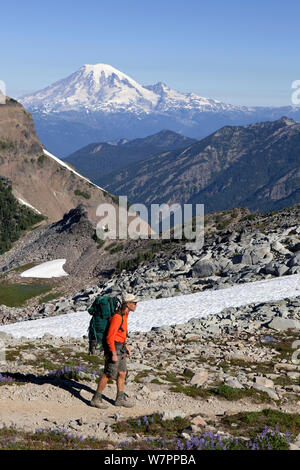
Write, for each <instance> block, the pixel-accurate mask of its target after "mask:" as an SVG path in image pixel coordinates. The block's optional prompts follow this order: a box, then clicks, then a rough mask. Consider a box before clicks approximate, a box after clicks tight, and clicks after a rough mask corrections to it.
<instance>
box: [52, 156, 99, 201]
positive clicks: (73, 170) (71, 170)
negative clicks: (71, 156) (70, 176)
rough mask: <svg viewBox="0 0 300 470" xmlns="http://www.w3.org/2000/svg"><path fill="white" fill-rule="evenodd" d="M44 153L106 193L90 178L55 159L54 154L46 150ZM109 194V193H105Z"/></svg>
mask: <svg viewBox="0 0 300 470" xmlns="http://www.w3.org/2000/svg"><path fill="white" fill-rule="evenodd" d="M43 152H44V154H45V155H47V156H48V157H51V158H53V160H55V161H56V162H57V163H59V164H60V165H61V166H64V167H65V168H67V169H68V170H69V171H72V173H75V175H77V176H79V177H80V178H82V179H84V180H85V181H87V182H88V183H90V184H91V185H93V186H95V187H96V188H98V189H101V191H105V189H103V188H100V186H97V185H96V184H95V183H92V182H91V180H89V179H88V178H85V176H82V175H81V174H80V173H77V171H75V170H73V168H71V167H70V166H69V165H68V164H67V163H65V162H63V161H62V160H60V159H59V158H57V157H55V155H53V154H52V153H50V152H48V150H45V149H43ZM105 192H107V191H105Z"/></svg>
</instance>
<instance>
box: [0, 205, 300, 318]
mask: <svg viewBox="0 0 300 470" xmlns="http://www.w3.org/2000/svg"><path fill="white" fill-rule="evenodd" d="M232 213H233V214H234V212H229V213H225V214H224V213H223V214H221V215H220V214H218V215H217V216H215V217H216V218H217V224H218V226H219V228H220V226H221V227H222V226H224V225H225V226H226V223H228V225H227V228H226V229H225V228H223V230H221V231H207V233H206V236H205V243H204V246H203V248H202V249H201V251H189V250H186V248H185V244H184V243H183V242H180V243H169V242H168V243H165V244H164V243H162V244H159V245H158V248H157V249H155V250H154V244H156V243H157V241H156V240H138V241H131V242H130V243H129V244H128V245H127V247H126V245H125V247H124V251H117V252H116V253H114V254H113V256H114V257H115V261H114V263H115V264H114V267H119V270H118V269H115V270H114V269H113V265H112V264H110V265H109V264H107V265H106V270H105V272H103V267H102V270H101V268H100V267H99V273H98V275H99V278H98V281H97V283H93V282H89V285H88V287H86V288H85V287H84V288H81V289H80V290H77V291H75V292H74V291H73V292H72V293H70V294H68V295H64V296H63V297H62V298H60V299H58V300H55V301H52V302H48V303H46V304H44V305H43V306H37V305H35V306H32V307H27V308H24V309H12V308H7V307H4V306H2V307H1V310H2V316H1V322H2V324H4V323H11V322H14V321H20V320H24V319H36V318H43V317H47V316H52V315H58V314H62V313H68V312H71V311H80V310H86V309H87V307H88V306H89V305H91V303H92V302H93V300H94V298H95V297H96V296H97V295H106V294H107V295H120V294H121V293H122V292H124V291H129V292H133V293H135V294H136V295H137V296H138V297H139V298H140V299H142V300H147V299H155V298H161V297H171V296H176V295H182V294H189V293H194V292H198V291H203V290H206V289H222V288H226V287H227V286H232V285H235V284H238V283H245V282H251V281H260V280H264V279H269V278H272V277H278V276H286V275H290V274H300V258H299V252H300V238H299V237H300V227H299V220H300V205H296V206H292V207H290V208H287V209H284V210H282V211H278V212H275V213H266V214H259V215H252V214H248V215H247V212H246V215H245V212H243V211H242V210H240V214H243V217H240V218H239V219H238V220H237V221H235V223H234V222H232V221H233V220H235V219H236V218H235V217H232V216H231V214H232ZM234 215H236V214H234ZM209 216H210V218H209V220H208V221H207V230H208V227H209V228H210V230H212V227H213V222H212V215H211V214H210V215H209ZM229 223H230V224H231V225H230V224H229ZM222 224H223V225H222ZM151 246H152V251H151ZM104 251H105V250H104ZM108 253H109V251H108ZM108 253H107V258H106V259H107V260H108V261H107V262H108V263H109V262H111V258H110V256H109V254H108ZM139 253H140V255H141V256H140V257H138V256H137V255H138V254H139ZM146 254H148V256H149V258H148V261H147V256H146ZM150 254H151V256H150ZM101 259H102V258H101ZM117 259H122V260H123V264H122V263H118V264H117V265H116V262H117V261H116V260H117ZM104 262H105V258H104V257H103V263H104ZM74 269H75V270H76V272H78V271H77V269H78V268H74ZM100 276H101V278H100Z"/></svg>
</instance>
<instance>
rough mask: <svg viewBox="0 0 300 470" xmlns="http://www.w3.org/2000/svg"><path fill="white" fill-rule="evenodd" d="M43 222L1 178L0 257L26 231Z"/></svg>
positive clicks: (7, 181) (4, 179) (8, 183)
mask: <svg viewBox="0 0 300 470" xmlns="http://www.w3.org/2000/svg"><path fill="white" fill-rule="evenodd" d="M42 220H43V216H42V215H40V214H37V213H36V212H34V211H33V210H32V209H30V208H29V207H24V206H22V205H21V204H20V203H18V201H17V200H16V198H15V197H14V196H13V194H12V191H11V184H10V182H9V180H7V179H6V178H3V177H1V176H0V255H1V254H3V253H4V252H5V251H7V250H9V249H10V248H11V247H12V243H13V242H15V241H16V240H18V238H20V236H21V235H22V234H23V233H24V231H25V230H27V229H28V228H30V227H32V226H34V225H35V224H37V223H38V222H41V221H42Z"/></svg>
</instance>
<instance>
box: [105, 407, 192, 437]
mask: <svg viewBox="0 0 300 470" xmlns="http://www.w3.org/2000/svg"><path fill="white" fill-rule="evenodd" d="M190 424H191V422H190V420H189V419H188V418H181V417H179V416H177V417H175V418H174V419H172V420H171V419H169V420H165V421H163V420H162V418H161V415H160V414H158V413H155V414H152V415H148V416H143V417H139V418H134V419H132V418H129V419H127V420H124V421H119V422H118V423H116V424H114V425H113V426H112V428H113V430H114V431H115V432H117V433H123V432H126V434H128V435H132V434H136V433H142V434H143V435H150V436H157V435H160V436H161V435H163V436H164V437H166V438H169V439H170V438H174V437H177V436H179V435H180V434H181V432H182V431H183V430H184V429H186V428H187V427H188V426H189V425H190Z"/></svg>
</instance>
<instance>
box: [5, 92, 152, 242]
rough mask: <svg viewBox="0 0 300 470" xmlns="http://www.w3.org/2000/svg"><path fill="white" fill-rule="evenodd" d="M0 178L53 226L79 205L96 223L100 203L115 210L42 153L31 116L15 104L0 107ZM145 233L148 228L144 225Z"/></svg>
mask: <svg viewBox="0 0 300 470" xmlns="http://www.w3.org/2000/svg"><path fill="white" fill-rule="evenodd" d="M0 175H1V176H4V177H8V178H9V179H10V180H11V182H12V188H13V193H14V195H15V196H16V197H17V199H19V200H20V201H22V203H23V204H27V205H29V206H32V207H33V208H35V210H36V211H37V212H40V213H42V214H43V215H44V216H46V217H47V218H48V222H54V221H57V220H60V219H62V218H63V216H64V214H65V213H66V212H68V211H69V210H70V209H72V208H74V207H76V206H77V205H78V204H80V203H82V204H83V207H84V208H85V209H86V210H87V212H88V218H89V220H90V221H92V222H93V223H94V224H96V223H97V222H99V217H98V216H97V215H96V209H97V207H98V206H99V204H101V203H110V204H112V205H114V206H115V207H117V204H118V200H117V199H116V198H115V197H114V196H112V195H110V194H109V193H108V192H107V191H104V190H102V188H100V187H98V186H97V185H95V184H93V183H92V182H91V181H90V180H88V179H87V178H85V177H83V176H82V175H80V174H79V173H78V172H76V171H75V170H74V169H73V168H72V167H71V166H69V165H67V164H66V163H64V162H63V161H61V160H59V159H58V158H56V157H55V156H54V155H52V154H51V153H49V152H47V150H45V149H44V147H43V145H42V144H41V142H40V141H39V139H38V137H37V135H36V132H35V128H34V124H33V121H32V116H31V114H29V113H28V112H27V111H25V109H24V108H23V106H22V105H20V104H19V103H18V102H17V101H15V100H13V99H10V98H7V102H6V104H4V105H1V106H0ZM144 228H145V231H146V232H147V233H148V226H147V224H146V225H145V227H144Z"/></svg>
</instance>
